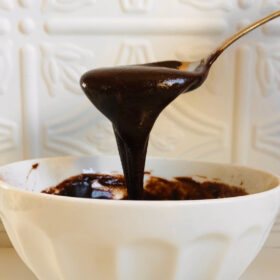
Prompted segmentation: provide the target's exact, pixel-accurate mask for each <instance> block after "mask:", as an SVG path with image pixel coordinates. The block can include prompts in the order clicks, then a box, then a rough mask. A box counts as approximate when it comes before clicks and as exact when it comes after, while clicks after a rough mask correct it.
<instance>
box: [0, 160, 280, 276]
mask: <svg viewBox="0 0 280 280" xmlns="http://www.w3.org/2000/svg"><path fill="white" fill-rule="evenodd" d="M37 162H38V163H39V166H38V168H37V169H34V170H32V168H31V166H32V165H33V164H34V163H37ZM146 170H152V171H153V173H152V174H153V175H156V176H161V177H165V178H172V177H173V176H179V175H180V176H183V175H184V176H194V175H203V176H207V178H208V179H213V178H216V179H219V180H220V181H222V182H226V183H229V184H231V185H236V186H239V185H240V184H243V186H245V188H246V189H247V191H248V192H249V193H251V195H247V196H242V197H234V198H225V199H213V200H197V201H136V202H135V201H108V200H91V199H83V198H69V197H60V196H53V195H46V194H40V191H41V190H43V189H44V188H46V187H49V186H53V185H55V184H57V183H58V182H60V181H62V180H63V179H65V178H66V177H68V176H72V175H74V174H78V173H81V172H89V171H92V172H95V171H96V172H104V173H109V172H111V171H119V172H120V171H121V168H120V162H119V159H118V158H117V157H110V158H108V157H88V158H76V157H64V158H49V159H39V160H32V161H23V162H17V163H13V164H10V165H7V166H4V167H2V168H1V169H0V176H1V178H2V180H3V181H2V182H1V184H0V198H1V199H0V212H1V217H2V220H3V223H4V226H5V228H6V230H7V232H8V235H9V237H10V239H11V241H12V243H13V245H14V247H15V249H16V250H17V252H18V253H19V255H20V256H21V258H22V259H23V261H24V262H25V263H26V264H27V265H28V266H29V268H30V269H31V270H32V271H33V272H34V273H35V275H36V276H37V277H38V278H39V279H40V280H77V279H82V280H92V279H96V280H214V279H215V280H231V279H232V280H236V279H238V278H239V277H240V275H241V274H242V273H243V272H244V270H245V269H246V268H247V266H248V265H249V264H250V263H251V261H252V260H253V259H254V257H255V256H256V255H257V253H258V252H259V250H260V248H261V247H262V245H263V243H264V241H265V240H266V237H267V236H268V234H269V231H270V229H271V227H272V225H273V222H274V219H275V216H276V214H277V212H278V208H279V204H280V188H279V179H278V178H277V177H276V176H274V175H272V174H269V173H266V172H263V171H258V170H253V169H250V168H246V167H238V166H231V165H225V164H214V163H202V162H188V161H185V160H167V159H148V161H147V166H146ZM196 178H200V177H196Z"/></svg>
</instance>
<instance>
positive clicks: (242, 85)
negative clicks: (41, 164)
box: [0, 0, 280, 247]
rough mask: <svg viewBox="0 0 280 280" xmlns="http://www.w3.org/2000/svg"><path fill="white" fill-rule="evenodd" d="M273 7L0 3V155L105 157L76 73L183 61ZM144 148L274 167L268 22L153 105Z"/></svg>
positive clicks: (107, 136) (103, 124) (105, 139)
mask: <svg viewBox="0 0 280 280" xmlns="http://www.w3.org/2000/svg"><path fill="white" fill-rule="evenodd" d="M278 9H280V1H279V0H255V1H254V0H95V1H92V0H18V1H16V0H0V155H1V157H0V163H1V164H5V163H8V162H11V161H16V160H21V159H26V158H32V157H42V156H43V157H45V156H54V155H65V154H72V155H81V154H116V153H117V148H116V144H115V140H114V136H113V132H112V129H111V125H110V123H109V122H108V121H107V120H106V119H105V118H104V117H103V116H102V115H101V114H100V113H99V112H98V111H97V110H96V109H95V108H93V107H92V106H91V105H90V103H89V101H88V100H87V98H86V97H85V96H84V95H83V93H82V91H81V89H80V87H79V84H78V80H79V77H80V75H81V74H82V73H83V72H85V71H86V70H88V69H91V68H95V67H102V66H112V65H122V64H133V63H145V62H150V61H155V60H166V59H181V60H195V59H198V58H200V57H202V56H204V55H205V54H207V53H209V52H210V51H211V50H213V49H214V48H215V47H216V46H218V45H219V44H220V43H221V42H222V41H223V39H224V38H226V37H227V36H229V35H230V34H233V33H234V32H236V31H237V30H238V29H240V28H241V27H243V26H245V25H246V24H248V23H250V22H252V21H253V20H256V19H257V18H259V17H261V16H264V15H266V14H268V13H269V12H272V11H274V10H278ZM148 153H149V155H161V156H165V157H166V156H168V157H182V158H189V159H202V160H208V161H209V160H210V161H219V162H233V163H239V164H245V165H246V164H248V165H251V166H256V167H259V168H263V169H267V170H270V171H274V172H276V173H279V174H280V20H275V21H273V22H271V23H269V24H267V25H265V26H263V27H262V28H260V29H259V30H256V31H254V32H253V33H252V34H250V35H249V36H247V37H246V38H244V39H242V40H241V41H239V42H238V43H236V44H235V45H234V46H233V47H232V48H231V49H230V50H228V51H227V52H226V53H225V54H223V55H222V57H221V58H220V59H219V60H218V62H217V63H216V65H215V66H214V68H213V70H212V72H211V73H210V76H209V79H208V80H207V82H206V83H205V85H204V86H203V87H202V88H200V89H198V90H196V91H194V92H192V93H189V94H186V95H182V96H180V97H179V98H178V99H177V100H176V101H175V102H174V103H173V104H171V105H170V106H169V107H168V108H167V109H166V110H165V111H164V112H163V114H162V115H161V116H160V118H159V120H158V122H157V123H156V125H155V128H154V130H153V132H152V135H151V140H150V145H149V150H148ZM279 231H280V228H279V222H278V224H277V225H276V226H275V228H274V233H273V234H272V236H271V238H270V240H269V242H268V246H270V247H276V246H279V247H280V237H279V236H280V235H279ZM277 232H278V233H277ZM0 234H1V233H0ZM2 235H3V233H2ZM0 240H1V242H2V243H3V244H7V242H6V241H3V240H4V237H3V238H2V239H1V238H0ZM2 243H1V244H2Z"/></svg>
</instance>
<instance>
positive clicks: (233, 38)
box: [208, 10, 280, 64]
mask: <svg viewBox="0 0 280 280" xmlns="http://www.w3.org/2000/svg"><path fill="white" fill-rule="evenodd" d="M279 16H280V10H278V11H276V12H274V13H272V14H270V15H268V16H266V17H264V18H262V19H260V20H258V21H256V22H254V23H252V24H250V25H249V26H247V27H245V28H244V29H242V30H240V31H239V32H238V33H236V34H234V35H233V36H231V37H230V38H228V39H227V40H226V41H225V42H224V43H223V44H222V45H221V46H220V47H219V48H218V49H217V50H216V51H215V53H214V54H213V55H211V56H210V58H209V59H208V64H213V62H214V61H215V60H216V59H217V58H218V56H219V55H220V54H221V53H222V52H223V51H224V50H225V49H226V48H228V47H229V46H230V45H231V44H232V43H234V42H235V41H236V40H238V39H239V38H240V37H242V36H244V35H245V34H247V33H249V32H251V31H252V30H254V29H255V28H257V27H259V26H261V25H263V24H264V23H266V22H268V21H270V20H272V19H274V18H277V17H279Z"/></svg>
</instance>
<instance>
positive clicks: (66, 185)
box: [43, 173, 248, 200]
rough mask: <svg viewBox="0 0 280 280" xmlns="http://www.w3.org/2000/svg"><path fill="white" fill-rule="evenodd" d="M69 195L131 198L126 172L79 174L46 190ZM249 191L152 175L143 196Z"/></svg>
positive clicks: (173, 197) (208, 196)
mask: <svg viewBox="0 0 280 280" xmlns="http://www.w3.org/2000/svg"><path fill="white" fill-rule="evenodd" d="M43 193H47V194H55V195H62V196H70V197H82V198H93V199H114V200H126V199H128V195H127V189H126V186H125V180H124V176H123V175H107V174H99V173H97V174H79V175H76V176H73V177H70V178H68V179H66V180H64V181H63V182H61V183H59V184H58V185H57V186H54V187H51V188H48V189H46V190H44V191H43ZM246 194H248V193H247V192H246V191H245V189H244V188H242V187H233V186H229V185H226V184H222V183H218V182H210V181H205V182H197V181H195V180H193V179H192V178H190V177H175V178H174V180H167V179H164V178H160V177H154V176H150V177H149V178H148V180H147V181H146V183H145V186H144V189H143V194H142V199H143V200H198V199H214V198H225V197H234V196H242V195H246Z"/></svg>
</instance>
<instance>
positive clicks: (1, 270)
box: [0, 248, 280, 280]
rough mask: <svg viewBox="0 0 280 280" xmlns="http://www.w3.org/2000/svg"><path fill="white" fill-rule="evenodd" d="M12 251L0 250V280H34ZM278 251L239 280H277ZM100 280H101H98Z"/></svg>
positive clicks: (279, 274)
mask: <svg viewBox="0 0 280 280" xmlns="http://www.w3.org/2000/svg"><path fill="white" fill-rule="evenodd" d="M36 279H37V278H36V277H35V276H34V275H33V274H32V273H31V272H30V271H29V270H28V268H27V267H26V266H25V265H24V264H23V263H22V261H21V260H20V259H19V257H18V256H17V254H16V252H15V250H14V249H11V248H7V249H6V248H2V249H0V280H36ZM279 279H280V250H279V249H270V248H265V249H263V250H262V252H261V253H260V254H259V256H258V257H257V258H256V260H255V261H254V262H253V264H252V265H251V266H250V267H249V269H248V270H247V272H246V273H245V275H244V276H243V277H242V278H241V279H240V280H279ZM100 280H101V279H100Z"/></svg>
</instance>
